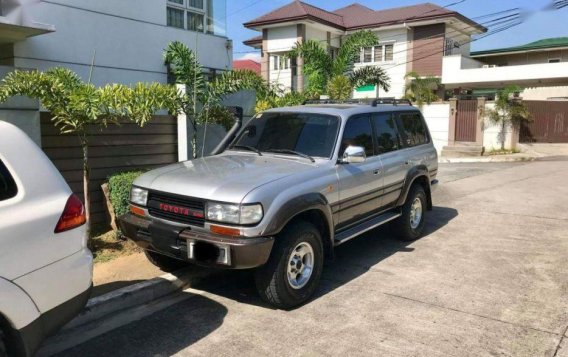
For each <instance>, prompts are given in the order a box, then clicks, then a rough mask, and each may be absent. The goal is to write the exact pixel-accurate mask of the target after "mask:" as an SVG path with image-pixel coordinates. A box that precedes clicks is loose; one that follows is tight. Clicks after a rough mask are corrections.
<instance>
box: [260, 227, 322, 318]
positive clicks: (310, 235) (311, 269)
mask: <svg viewBox="0 0 568 357" xmlns="http://www.w3.org/2000/svg"><path fill="white" fill-rule="evenodd" d="M323 260H324V256H323V245H322V240H321V236H320V233H319V231H318V230H317V229H316V227H314V225H312V224H310V223H307V222H296V223H293V224H292V225H291V226H289V227H287V228H286V229H285V230H284V231H283V232H282V233H281V234H279V235H278V236H277V237H276V242H275V243H274V247H273V249H272V253H271V254H270V259H269V260H268V263H266V264H265V265H264V266H262V267H260V268H258V269H257V270H256V273H255V281H256V287H257V290H258V293H259V294H260V296H261V297H262V299H263V300H265V301H266V302H268V303H270V304H271V305H273V306H275V307H278V308H281V309H290V308H293V307H296V306H298V305H301V304H303V303H305V302H306V301H307V300H308V299H309V298H310V297H311V296H312V295H313V293H314V291H315V289H316V288H317V285H318V283H319V280H320V278H321V273H322V270H323Z"/></svg>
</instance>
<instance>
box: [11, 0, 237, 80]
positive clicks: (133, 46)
mask: <svg viewBox="0 0 568 357" xmlns="http://www.w3.org/2000/svg"><path fill="white" fill-rule="evenodd" d="M166 3H167V0H120V1H115V0H97V1H87V0H56V1H43V2H41V3H40V4H39V5H37V6H32V7H29V9H30V10H29V11H30V14H29V15H30V16H32V17H33V19H34V20H35V21H37V22H42V23H48V24H52V25H54V26H55V27H56V32H54V33H51V34H47V35H42V36H37V37H33V38H30V39H28V40H26V41H23V42H18V43H16V44H15V45H14V65H15V66H16V67H23V68H38V69H40V70H45V69H48V68H50V67H54V66H65V67H68V68H70V69H72V70H74V71H76V72H77V73H78V74H79V75H80V76H81V77H82V78H83V79H85V80H86V79H87V78H88V74H89V69H90V64H91V61H92V58H93V53H94V51H96V62H95V64H96V66H95V69H94V72H93V83H94V84H95V85H103V84H106V83H115V82H118V83H124V84H132V83H136V82H153V81H156V82H162V83H164V82H166V79H167V76H166V67H165V66H164V62H163V58H162V52H163V49H164V48H165V47H166V46H167V44H168V43H169V42H171V41H175V40H178V41H182V42H184V43H185V44H186V45H188V46H189V47H190V48H192V49H194V50H195V49H196V50H197V52H198V56H199V58H200V60H201V62H202V64H203V66H204V67H210V68H215V69H228V68H230V67H231V63H232V53H231V50H230V49H228V48H227V41H228V40H227V38H225V37H219V36H214V35H207V34H204V33H197V32H191V31H187V30H183V29H176V28H172V27H167V26H166ZM220 16H223V15H222V14H221V15H220Z"/></svg>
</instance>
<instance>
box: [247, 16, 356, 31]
mask: <svg viewBox="0 0 568 357" xmlns="http://www.w3.org/2000/svg"><path fill="white" fill-rule="evenodd" d="M304 20H311V21H314V22H317V23H319V24H322V25H326V26H329V27H333V28H336V29H339V30H343V31H345V30H346V29H345V27H344V26H340V25H338V24H335V23H333V22H330V21H326V20H323V19H320V18H319V17H316V16H312V15H302V16H292V17H287V18H282V19H275V20H267V21H251V22H246V23H244V24H243V25H244V27H246V28H248V29H261V28H262V27H264V26H268V25H275V24H281V23H286V22H293V21H304Z"/></svg>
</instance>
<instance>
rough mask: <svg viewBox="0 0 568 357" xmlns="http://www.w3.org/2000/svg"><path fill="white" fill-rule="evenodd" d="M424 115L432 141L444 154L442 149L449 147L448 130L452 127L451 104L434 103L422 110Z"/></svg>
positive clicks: (437, 149)
mask: <svg viewBox="0 0 568 357" xmlns="http://www.w3.org/2000/svg"><path fill="white" fill-rule="evenodd" d="M421 111H422V115H424V119H426V123H427V124H428V129H429V130H430V135H431V136H432V141H433V142H434V146H435V147H436V151H438V155H440V154H441V153H442V148H443V147H444V146H446V145H448V129H449V125H450V104H448V103H432V104H430V105H424V106H423V107H422V108H421Z"/></svg>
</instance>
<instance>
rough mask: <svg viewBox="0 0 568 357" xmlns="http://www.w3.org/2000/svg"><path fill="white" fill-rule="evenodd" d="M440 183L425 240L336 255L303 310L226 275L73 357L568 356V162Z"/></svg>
mask: <svg viewBox="0 0 568 357" xmlns="http://www.w3.org/2000/svg"><path fill="white" fill-rule="evenodd" d="M439 179H440V185H439V186H440V187H439V188H438V191H437V193H436V196H435V198H434V200H435V206H436V207H435V209H434V211H433V212H431V213H430V215H429V217H428V219H429V223H428V225H427V234H426V236H425V237H424V238H422V239H420V240H418V241H416V242H413V243H410V244H408V243H401V242H398V241H397V240H395V239H394V238H393V237H392V235H391V234H390V232H389V230H388V228H380V229H377V230H374V231H371V232H369V233H367V234H366V236H365V237H361V238H359V239H355V240H353V241H351V242H349V243H347V244H345V245H344V246H341V247H339V248H338V249H337V259H336V261H335V262H333V263H332V264H329V265H327V266H326V268H325V273H324V277H323V281H322V283H321V287H320V289H319V290H318V293H317V296H316V297H315V299H314V300H313V301H311V302H310V303H308V304H307V305H305V306H303V307H301V308H298V309H296V310H294V311H279V310H273V309H271V308H269V307H267V306H266V305H265V304H264V303H263V302H262V301H260V300H259V298H258V297H257V295H256V293H255V291H254V286H253V284H252V281H251V276H250V274H249V273H247V272H222V273H216V274H215V275H214V278H212V279H211V280H212V281H211V282H210V283H206V285H204V286H200V287H197V288H196V289H192V290H191V291H189V292H186V293H185V294H187V299H186V300H184V301H183V302H181V303H179V304H177V305H174V306H172V307H169V308H167V309H165V310H162V311H160V312H158V313H156V314H154V315H151V316H149V317H146V318H144V319H142V320H140V321H137V322H134V323H131V324H129V325H127V326H124V327H121V328H119V329H117V330H114V331H112V332H110V333H107V334H105V335H102V336H99V337H97V338H95V339H93V340H91V341H89V342H87V343H85V344H83V345H80V346H77V347H75V348H74V349H72V350H69V351H67V352H65V353H63V354H62V355H64V356H101V355H105V356H122V357H124V356H170V355H174V354H177V355H179V356H194V355H198V356H199V355H203V356H209V355H216V356H235V355H239V356H240V355H243V356H252V355H254V356H264V355H278V356H305V355H309V356H316V355H322V356H327V355H361V356H369V355H374V356H498V355H499V356H558V357H560V356H562V357H568V335H567V328H568V273H567V272H568V204H567V199H568V161H546V162H532V163H508V164H452V165H441V168H440V177H439ZM562 336H565V337H564V340H562Z"/></svg>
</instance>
